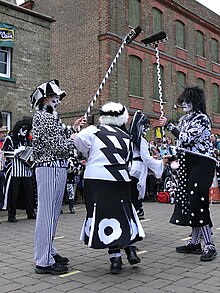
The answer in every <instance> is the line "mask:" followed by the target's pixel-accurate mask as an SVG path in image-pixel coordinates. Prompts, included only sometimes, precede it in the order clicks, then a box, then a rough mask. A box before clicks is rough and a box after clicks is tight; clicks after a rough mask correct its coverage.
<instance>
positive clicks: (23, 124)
mask: <svg viewBox="0 0 220 293" xmlns="http://www.w3.org/2000/svg"><path fill="white" fill-rule="evenodd" d="M31 129H32V121H31V119H22V120H19V121H18V122H17V123H16V124H15V125H14V127H13V130H12V132H11V134H8V136H7V137H6V138H5V141H4V143H3V146H2V151H3V154H4V157H5V168H4V172H5V186H4V206H3V209H8V221H9V222H11V223H16V222H17V219H16V210H17V209H19V208H22V209H26V214H27V218H28V219H36V215H35V211H34V207H35V204H34V189H33V178H32V176H33V171H32V168H31V167H30V166H29V165H28V164H26V163H25V162H23V161H22V160H21V158H20V157H19V154H20V153H21V152H22V151H24V150H25V149H26V147H30V146H31V139H30V132H31Z"/></svg>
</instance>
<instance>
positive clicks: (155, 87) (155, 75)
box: [153, 63, 165, 101]
mask: <svg viewBox="0 0 220 293" xmlns="http://www.w3.org/2000/svg"><path fill="white" fill-rule="evenodd" d="M153 66H154V67H153V68H154V77H153V78H154V97H153V98H154V99H155V100H159V86H158V78H157V64H156V63H155V64H154V65H153ZM160 75H161V86H162V93H163V100H164V101H165V99H164V91H163V89H164V68H163V66H162V65H160Z"/></svg>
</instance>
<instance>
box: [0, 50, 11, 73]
mask: <svg viewBox="0 0 220 293" xmlns="http://www.w3.org/2000/svg"><path fill="white" fill-rule="evenodd" d="M0 52H6V53H7V60H6V65H7V66H6V73H3V72H0V77H7V78H10V77H11V48H10V47H0ZM0 63H5V62H2V61H0Z"/></svg>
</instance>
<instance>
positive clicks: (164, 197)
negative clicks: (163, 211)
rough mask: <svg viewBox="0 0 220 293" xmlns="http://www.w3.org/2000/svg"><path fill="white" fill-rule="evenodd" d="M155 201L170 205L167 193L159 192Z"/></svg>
mask: <svg viewBox="0 0 220 293" xmlns="http://www.w3.org/2000/svg"><path fill="white" fill-rule="evenodd" d="M157 200H158V201H159V202H161V203H170V194H169V192H168V191H160V192H158V195H157Z"/></svg>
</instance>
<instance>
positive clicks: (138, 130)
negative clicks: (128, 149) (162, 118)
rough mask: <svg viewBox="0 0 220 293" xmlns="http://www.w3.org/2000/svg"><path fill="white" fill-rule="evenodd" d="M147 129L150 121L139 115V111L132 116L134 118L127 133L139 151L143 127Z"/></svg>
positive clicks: (141, 114)
mask: <svg viewBox="0 0 220 293" xmlns="http://www.w3.org/2000/svg"><path fill="white" fill-rule="evenodd" d="M144 126H146V127H149V126H150V121H149V120H148V118H147V117H146V116H145V115H144V114H143V113H141V111H137V112H135V114H134V117H133V119H132V121H131V123H130V127H129V133H130V135H131V139H132V141H133V143H134V145H135V146H136V147H137V148H138V149H139V150H140V143H141V136H142V131H143V127H144Z"/></svg>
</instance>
